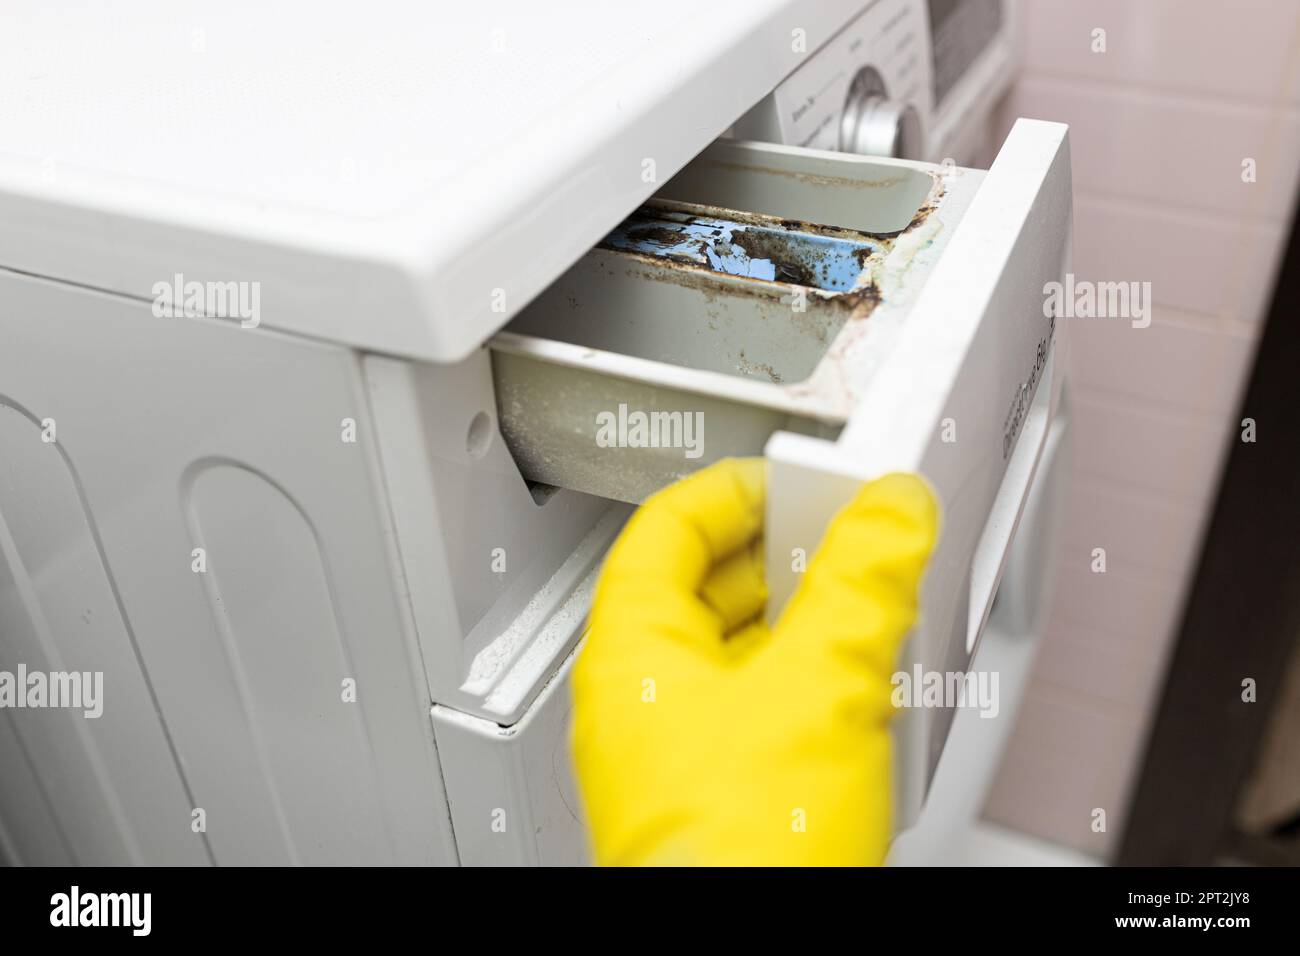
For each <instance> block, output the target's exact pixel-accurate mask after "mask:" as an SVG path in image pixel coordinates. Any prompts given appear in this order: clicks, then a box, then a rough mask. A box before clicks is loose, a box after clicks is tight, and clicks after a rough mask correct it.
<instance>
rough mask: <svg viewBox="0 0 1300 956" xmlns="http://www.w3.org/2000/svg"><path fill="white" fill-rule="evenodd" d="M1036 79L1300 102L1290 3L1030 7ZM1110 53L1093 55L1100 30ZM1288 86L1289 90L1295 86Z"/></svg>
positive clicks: (1056, 3) (1061, 2) (1120, 2)
mask: <svg viewBox="0 0 1300 956" xmlns="http://www.w3.org/2000/svg"><path fill="white" fill-rule="evenodd" d="M1021 6H1022V8H1023V10H1024V11H1025V15H1026V24H1025V25H1026V47H1025V49H1026V66H1027V68H1028V69H1029V70H1030V71H1034V72H1041V73H1046V74H1052V75H1058V76H1076V77H1084V78H1091V79H1095V80H1098V81H1102V82H1106V83H1114V84H1120V85H1124V84H1143V85H1146V86H1150V87H1152V88H1156V89H1166V90H1180V91H1184V92H1190V93H1203V94H1208V95H1210V96H1222V97H1241V98H1244V99H1247V100H1252V101H1256V102H1262V103H1266V102H1273V101H1274V100H1275V98H1276V97H1277V95H1278V94H1279V92H1282V91H1284V90H1285V92H1286V93H1287V94H1288V96H1289V97H1290V99H1291V100H1292V101H1297V100H1300V87H1297V86H1296V80H1295V78H1294V76H1293V74H1292V71H1290V70H1289V69H1288V67H1289V65H1290V64H1289V57H1290V53H1291V47H1292V44H1293V43H1294V42H1295V35H1296V26H1297V16H1298V15H1300V6H1298V5H1297V4H1295V3H1294V2H1292V0H1233V2H1231V3H1225V2H1223V0H1088V2H1086V3H1081V2H1079V0H1026V2H1023V3H1022V5H1021ZM1098 27H1100V28H1103V29H1105V31H1106V52H1105V53H1094V52H1092V31H1093V30H1094V28H1098ZM1288 80H1289V83H1288Z"/></svg>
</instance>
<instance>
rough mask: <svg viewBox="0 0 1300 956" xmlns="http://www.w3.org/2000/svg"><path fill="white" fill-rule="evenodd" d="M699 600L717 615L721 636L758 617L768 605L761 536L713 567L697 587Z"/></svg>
mask: <svg viewBox="0 0 1300 956" xmlns="http://www.w3.org/2000/svg"><path fill="white" fill-rule="evenodd" d="M700 597H701V598H703V599H704V603H705V604H707V605H708V606H709V607H711V608H712V609H713V610H714V612H715V613H716V614H717V615H718V619H719V620H720V621H721V623H722V633H723V634H726V635H730V634H731V633H732V632H733V631H735V630H736V629H737V628H738V627H739V626H740V625H742V624H746V623H748V622H749V621H752V620H753V619H754V618H755V617H757V616H758V615H759V614H760V613H761V612H762V610H763V608H764V607H765V606H766V605H767V579H766V575H765V573H764V568H763V538H762V536H761V535H760V536H759V537H756V538H755V539H754V540H753V541H751V542H750V543H749V545H748V547H744V548H741V549H740V550H739V551H737V552H736V553H735V554H733V555H731V557H729V558H724V559H723V560H722V561H721V562H719V563H718V564H716V565H715V566H714V568H713V570H712V571H711V572H710V573H709V576H708V577H707V578H705V580H704V584H703V585H702V586H701V587H700Z"/></svg>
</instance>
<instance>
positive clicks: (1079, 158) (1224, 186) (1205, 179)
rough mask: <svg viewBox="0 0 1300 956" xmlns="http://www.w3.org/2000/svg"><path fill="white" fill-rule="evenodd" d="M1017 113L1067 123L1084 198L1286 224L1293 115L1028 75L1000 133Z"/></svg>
mask: <svg viewBox="0 0 1300 956" xmlns="http://www.w3.org/2000/svg"><path fill="white" fill-rule="evenodd" d="M1018 116H1026V117H1030V118H1033V119H1047V120H1055V121H1057V122H1062V123H1068V124H1070V164H1071V169H1072V171H1073V174H1074V185H1075V189H1076V190H1078V191H1082V192H1089V193H1096V194H1099V195H1103V196H1114V197H1124V198H1129V199H1136V200H1141V201H1143V202H1146V203H1157V204H1168V205H1171V206H1177V207H1181V208H1184V209H1187V210H1192V211H1195V210H1201V211H1206V212H1211V213H1215V214H1219V215H1228V216H1233V217H1245V218H1246V219H1248V220H1254V219H1258V218H1263V219H1274V220H1278V221H1285V220H1286V219H1287V217H1288V214H1289V211H1290V207H1291V203H1292V200H1293V196H1294V193H1295V186H1296V170H1297V168H1298V167H1300V111H1297V110H1296V109H1292V108H1287V109H1283V110H1282V111H1281V113H1280V114H1279V113H1278V110H1277V109H1276V108H1274V107H1272V106H1270V105H1258V106H1257V105H1255V104H1252V103H1246V102H1233V101H1224V100H1221V99H1212V98H1211V99H1207V98H1205V97H1201V96H1195V95H1191V96H1189V95H1186V94H1166V93H1149V92H1145V91H1143V90H1141V89H1138V88H1132V87H1116V86H1099V85H1093V84H1079V83H1076V82H1072V81H1069V80H1061V79H1057V78H1049V77H1041V76H1039V77H1036V76H1033V75H1028V76H1024V77H1022V78H1021V79H1020V80H1019V81H1018V82H1017V83H1016V84H1015V86H1014V87H1013V88H1012V91H1011V94H1010V95H1009V96H1008V98H1007V100H1006V102H1005V104H1004V106H1003V110H1002V126H1003V127H1005V128H1006V129H1009V128H1010V125H1011V123H1012V122H1014V120H1015V118H1016V117H1018ZM1210 131H1212V133H1210ZM1155 157H1168V161H1153V158H1155ZM1246 157H1250V158H1252V159H1254V160H1255V174H1256V179H1255V182H1253V183H1244V182H1242V178H1241V175H1242V168H1241V163H1242V160H1243V159H1245V158H1246Z"/></svg>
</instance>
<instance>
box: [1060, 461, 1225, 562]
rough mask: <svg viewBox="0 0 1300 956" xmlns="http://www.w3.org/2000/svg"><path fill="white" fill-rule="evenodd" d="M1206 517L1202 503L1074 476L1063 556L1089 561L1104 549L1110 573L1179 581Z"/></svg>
mask: <svg viewBox="0 0 1300 956" xmlns="http://www.w3.org/2000/svg"><path fill="white" fill-rule="evenodd" d="M1206 514H1207V509H1206V507H1205V506H1204V505H1203V504H1202V503H1201V502H1188V501H1185V500H1181V499H1177V498H1170V497H1168V496H1166V495H1164V494H1161V493H1159V492H1155V491H1146V490H1142V489H1138V488H1134V487H1131V486H1129V487H1126V486H1124V485H1122V484H1118V483H1116V482H1112V481H1105V480H1099V479H1094V478H1091V477H1089V476H1086V475H1078V476H1075V478H1074V480H1073V482H1072V484H1071V486H1070V489H1069V493H1068V494H1067V496H1066V499H1065V504H1064V515H1063V524H1062V532H1061V538H1060V540H1061V543H1062V558H1063V559H1067V560H1073V561H1075V562H1091V560H1092V551H1093V549H1094V548H1105V549H1106V567H1107V569H1108V570H1109V571H1115V572H1118V573H1120V574H1128V575H1134V574H1141V573H1144V572H1146V573H1150V572H1155V573H1157V574H1163V575H1168V576H1170V577H1171V579H1173V580H1179V579H1181V578H1180V576H1181V575H1183V574H1185V573H1186V569H1187V566H1188V562H1189V561H1191V560H1192V559H1194V558H1195V556H1196V554H1197V552H1198V551H1199V549H1200V542H1201V535H1202V524H1203V523H1204V521H1205V518H1206Z"/></svg>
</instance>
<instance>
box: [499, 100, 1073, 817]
mask: <svg viewBox="0 0 1300 956" xmlns="http://www.w3.org/2000/svg"><path fill="white" fill-rule="evenodd" d="M1070 221H1071V200H1070V169H1069V154H1068V146H1067V138H1066V128H1065V127H1064V126H1062V125H1060V124H1053V123H1044V122H1038V121H1029V120H1021V121H1019V122H1018V123H1017V124H1016V126H1015V128H1014V129H1013V131H1012V133H1011V134H1010V135H1009V136H1008V138H1007V140H1006V142H1005V143H1004V145H1003V148H1002V150H1001V152H1000V153H999V155H998V158H997V161H996V162H995V163H994V165H993V167H992V168H991V169H990V170H989V171H988V172H987V173H985V172H981V171H977V170H968V169H961V168H955V167H951V166H934V165H930V164H924V163H915V162H908V161H901V160H889V159H877V158H865V157H857V156H850V155H843V154H837V153H826V152H819V151H813V150H804V149H799V148H796V147H789V146H779V145H770V144H762V143H749V142H728V141H723V142H719V143H717V144H715V145H714V146H712V147H710V149H708V150H707V151H705V152H704V153H703V154H701V156H700V157H698V158H697V159H696V160H695V161H694V162H692V163H691V164H690V165H689V166H687V167H686V168H685V169H684V170H683V171H682V172H681V173H679V174H678V175H677V176H676V177H675V178H674V179H673V180H672V181H671V182H669V183H668V184H667V185H666V186H665V187H664V188H663V189H662V190H661V191H660V192H659V193H658V194H657V195H656V197H655V199H654V200H652V201H651V202H650V203H649V204H647V206H645V207H643V208H642V209H641V210H639V211H638V212H637V213H636V214H635V215H634V216H633V217H631V218H630V219H629V220H627V221H626V222H624V223H623V224H622V225H621V226H620V227H619V228H618V229H616V230H615V231H614V232H613V233H611V234H610V235H609V236H607V237H606V239H605V240H603V241H602V242H601V243H600V244H598V246H597V247H596V248H595V249H593V250H592V251H591V252H589V253H588V254H587V255H586V256H585V257H584V258H583V259H582V260H580V261H579V262H578V263H577V264H576V265H575V266H573V268H571V269H570V270H569V271H568V272H567V273H565V274H564V275H563V276H562V277H561V278H560V279H559V280H557V281H556V282H555V283H554V284H553V285H552V286H551V287H550V288H549V289H548V290H547V291H546V292H544V293H543V294H542V295H541V296H540V297H539V298H538V299H537V300H535V301H534V302H533V303H532V304H531V305H530V306H529V307H528V308H527V309H525V310H524V311H523V312H522V313H520V315H519V316H517V317H516V319H515V320H514V321H512V322H511V323H510V325H508V326H507V327H506V328H505V329H504V330H503V331H501V332H500V333H498V334H497V335H496V336H494V337H493V338H492V339H491V341H490V343H489V344H490V347H491V349H492V364H493V376H494V380H495V388H496V396H497V409H498V415H499V417H500V427H501V432H502V435H503V436H504V438H505V440H506V443H507V444H508V446H509V447H510V450H511V453H512V454H513V456H514V458H515V461H516V462H517V464H518V465H519V467H520V469H521V471H522V472H523V474H524V475H525V477H527V478H529V479H531V480H533V481H536V482H541V483H545V484H550V485H559V486H562V487H565V488H572V489H577V490H580V491H584V492H589V493H593V494H596V495H600V496H603V497H606V498H615V499H620V500H624V501H631V502H636V501H640V500H642V499H643V498H644V497H645V496H646V495H648V494H651V493H653V492H654V491H655V490H656V489H658V488H660V487H662V486H663V485H665V484H667V483H668V482H670V481H672V480H674V479H676V478H678V477H680V476H682V475H685V474H688V473H690V472H691V471H694V470H695V469H697V468H699V467H701V466H703V465H705V464H707V463H709V462H711V461H714V460H717V459H720V458H723V457H727V456H730V455H757V454H764V455H766V457H767V459H768V462H769V471H768V504H767V509H768V510H767V516H766V520H767V530H766V547H767V575H768V585H769V590H770V594H771V600H770V602H769V612H768V613H769V615H772V616H774V615H775V614H776V613H777V612H778V611H779V610H780V608H781V607H782V606H783V605H784V603H785V601H786V600H787V599H788V597H789V596H790V594H791V593H792V591H793V589H794V588H795V586H797V583H798V572H797V570H796V569H797V568H799V567H801V566H802V562H801V561H800V560H799V556H800V555H811V554H812V553H813V551H814V550H815V549H816V546H817V544H818V542H819V541H820V538H821V535H822V532H823V530H824V529H825V526H826V524H827V522H828V521H829V520H830V518H831V517H832V516H833V514H834V512H835V511H836V510H838V508H840V507H841V506H842V505H843V504H844V503H845V502H847V500H848V499H849V498H850V497H851V495H852V494H853V492H854V490H855V489H856V488H857V487H858V486H859V484H860V483H861V482H862V481H863V480H865V479H869V478H872V477H876V476H879V475H881V474H884V473H887V472H890V471H910V472H917V473H920V474H922V475H924V476H925V477H926V479H927V480H928V481H929V482H930V484H931V485H932V486H933V488H934V490H935V492H936V494H937V496H938V498H939V499H940V502H941V505H942V508H943V530H942V535H941V539H940V543H939V546H938V548H937V550H936V552H935V555H934V557H933V559H932V561H931V565H930V567H929V570H928V572H927V576H926V580H925V582H924V584H923V592H922V597H921V618H920V621H919V622H918V625H917V627H916V628H915V629H914V632H913V634H912V636H911V639H910V640H909V642H908V646H907V650H906V652H905V656H904V660H903V661H902V663H901V668H902V669H904V670H908V671H911V670H912V669H913V668H914V667H916V666H919V667H920V668H922V669H923V670H924V671H927V672H942V673H953V672H960V671H964V670H965V669H966V667H967V666H968V664H969V660H970V656H971V654H972V652H973V650H974V647H975V644H976V641H977V638H978V635H979V633H980V631H981V630H982V628H983V625H984V621H985V620H986V618H987V614H988V610H989V607H990V605H991V604H992V600H993V597H994V595H995V593H996V590H997V585H998V581H999V579H1000V576H1001V572H1002V566H1003V562H1004V560H1005V556H1006V553H1007V551H1008V548H1009V546H1010V542H1011V539H1012V536H1013V534H1014V532H1015V528H1016V525H1017V523H1018V521H1019V517H1020V513H1021V510H1022V508H1023V506H1024V502H1025V499H1026V496H1027V493H1028V489H1029V485H1030V483H1031V481H1032V479H1033V475H1034V471H1035V469H1036V467H1037V463H1038V459H1039V456H1040V452H1041V449H1042V446H1043V441H1044V439H1045V437H1046V435H1047V428H1048V425H1049V424H1050V421H1051V417H1052V414H1053V413H1054V410H1055V407H1056V402H1057V397H1058V394H1059V389H1060V381H1059V376H1056V375H1054V374H1053V368H1054V367H1055V365H1056V361H1057V353H1058V352H1059V348H1057V347H1056V339H1057V332H1058V330H1057V327H1056V322H1055V318H1054V316H1052V315H1051V314H1049V313H1050V310H1048V309H1045V307H1044V303H1045V301H1047V296H1046V292H1047V289H1048V284H1049V283H1051V282H1053V281H1059V280H1060V279H1061V278H1062V277H1063V275H1064V272H1065V270H1066V268H1067V264H1068V257H1069V235H1070ZM952 713H953V712H952V710H951V709H945V708H942V707H941V708H933V709H929V708H927V709H917V710H909V711H908V712H907V713H906V715H905V716H904V718H903V719H902V720H900V721H898V722H897V724H896V727H897V730H896V737H897V739H898V741H899V746H897V747H896V754H897V762H898V768H897V773H896V780H897V790H898V794H897V799H898V803H897V806H898V814H899V818H900V823H901V824H904V825H905V824H906V823H907V822H908V821H909V820H910V819H911V818H912V817H913V816H914V814H915V812H916V811H917V810H918V809H919V806H920V803H921V801H922V799H923V797H924V793H925V790H926V787H927V786H928V782H929V779H930V777H931V776H932V774H933V770H934V766H935V764H936V763H937V761H938V757H939V754H940V752H941V750H942V747H943V743H944V740H945V739H946V735H947V730H948V727H949V725H950V723H951V718H952Z"/></svg>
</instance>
